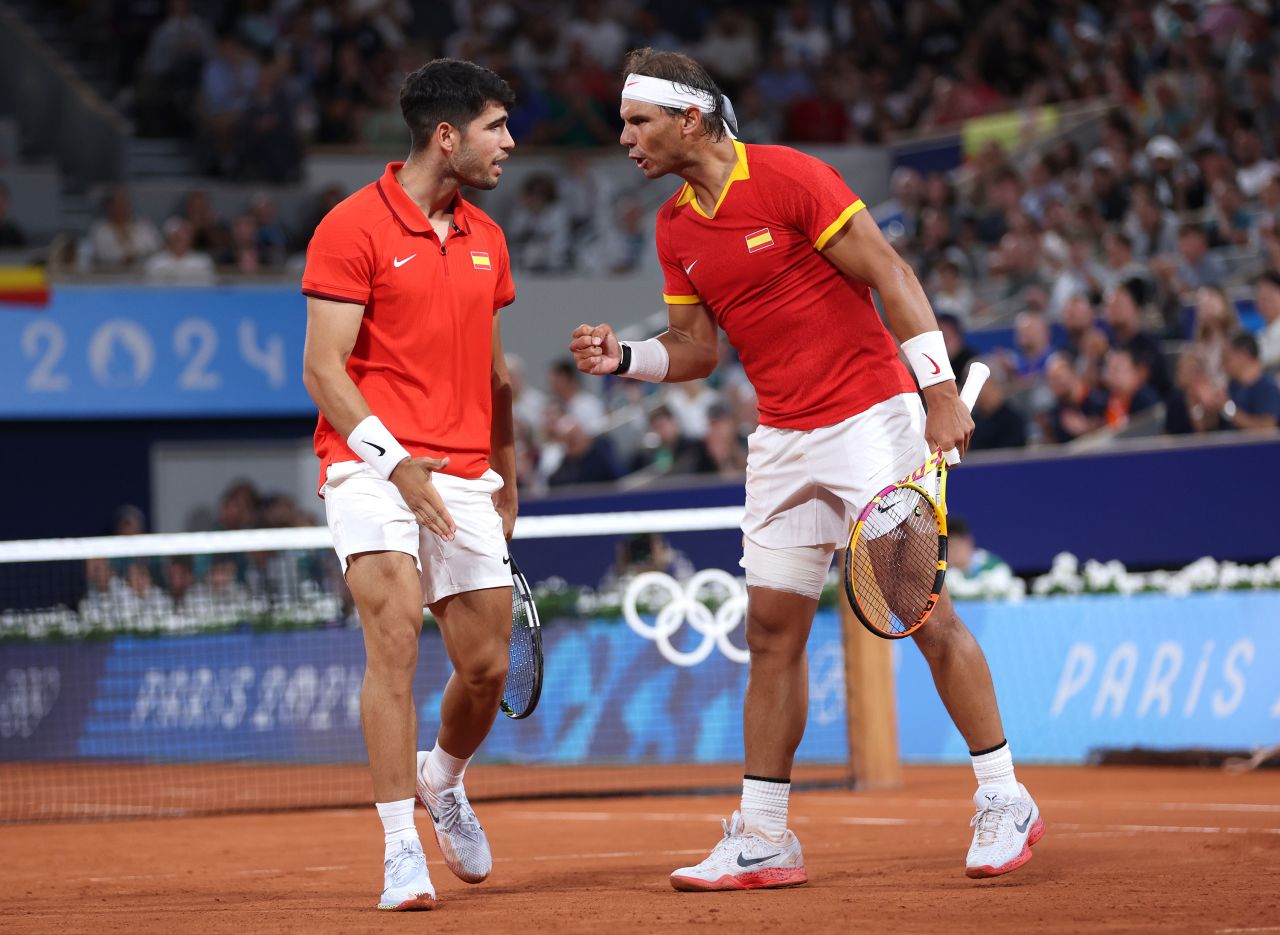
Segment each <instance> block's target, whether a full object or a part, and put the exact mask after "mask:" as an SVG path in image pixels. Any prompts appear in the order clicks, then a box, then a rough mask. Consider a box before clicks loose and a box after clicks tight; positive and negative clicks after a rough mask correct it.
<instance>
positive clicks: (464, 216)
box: [378, 162, 471, 234]
mask: <svg viewBox="0 0 1280 935" xmlns="http://www.w3.org/2000/svg"><path fill="white" fill-rule="evenodd" d="M403 168H404V163H403V162H389V163H387V169H386V171H385V172H383V173H382V178H380V179H378V191H379V193H380V194H381V195H382V200H383V201H385V202H386V203H387V207H388V208H390V209H391V213H392V214H394V215H395V216H396V220H398V221H399V222H400V223H401V224H403V225H404V226H405V227H407V228H408V229H409V230H411V231H413V232H414V233H415V234H431V233H435V231H434V230H433V229H432V227H431V222H430V221H428V220H427V217H426V215H424V214H423V213H422V209H421V208H419V207H418V205H417V202H415V201H414V200H413V199H412V198H410V197H409V193H408V192H406V191H405V190H404V187H403V186H402V185H401V184H400V180H399V179H398V178H397V174H398V173H399V172H400V170H401V169H403ZM452 207H453V227H454V232H455V233H456V232H459V231H460V232H462V233H464V234H469V233H471V219H470V218H469V217H468V211H467V209H468V205H467V203H466V201H464V200H463V198H462V193H461V192H458V193H457V194H455V195H454V196H453V205H452Z"/></svg>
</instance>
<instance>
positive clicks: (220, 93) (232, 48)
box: [200, 30, 258, 172]
mask: <svg viewBox="0 0 1280 935" xmlns="http://www.w3.org/2000/svg"><path fill="white" fill-rule="evenodd" d="M257 84H258V62H257V61H256V60H255V59H254V57H253V56H252V55H251V54H250V52H249V50H248V49H247V48H246V47H245V45H244V43H243V42H241V41H240V37H239V36H237V35H236V34H235V32H234V31H231V30H227V31H225V32H223V33H221V34H220V35H219V36H218V46H217V49H216V51H215V52H214V54H213V57H212V58H210V59H209V60H208V61H207V62H206V63H205V67H204V74H203V76H202V77H201V80H200V118H201V121H202V123H203V126H204V128H205V131H206V132H207V133H208V135H209V138H210V143H211V147H210V155H211V156H212V165H211V168H212V169H213V170H214V171H217V172H226V171H227V170H228V169H229V168H230V167H231V157H232V154H233V153H234V151H235V142H236V141H235V128H236V125H237V124H238V123H239V120H240V115H241V114H242V113H243V112H244V111H245V109H246V108H247V107H248V106H249V99H250V97H251V96H252V95H253V89H254V88H255V87H257Z"/></svg>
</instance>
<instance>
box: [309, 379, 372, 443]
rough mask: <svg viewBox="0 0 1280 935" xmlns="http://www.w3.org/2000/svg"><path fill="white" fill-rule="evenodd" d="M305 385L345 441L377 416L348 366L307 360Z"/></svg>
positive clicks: (317, 405)
mask: <svg viewBox="0 0 1280 935" xmlns="http://www.w3.org/2000/svg"><path fill="white" fill-rule="evenodd" d="M302 382H303V385H304V386H306V388H307V392H308V393H309V394H310V395H311V400H312V402H314V403H315V404H316V408H317V409H319V410H320V414H321V415H322V416H324V417H325V419H326V420H327V421H328V423H329V424H330V425H332V426H333V427H334V429H335V430H336V431H337V432H338V434H339V435H341V436H342V437H343V438H346V437H347V436H348V435H350V434H351V432H352V431H353V430H354V429H355V427H356V426H357V425H359V424H360V423H361V422H363V421H364V420H365V419H367V418H368V417H369V416H370V415H373V414H374V413H373V412H372V410H371V409H370V408H369V404H368V403H367V402H365V398H364V396H363V395H362V394H361V393H360V389H359V387H357V386H356V385H355V382H354V381H353V380H352V379H351V376H350V374H348V373H347V368H346V366H345V365H344V364H339V363H334V362H333V361H323V362H322V361H307V362H306V364H305V365H304V367H303V370H302Z"/></svg>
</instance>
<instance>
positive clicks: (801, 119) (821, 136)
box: [783, 70, 850, 143]
mask: <svg viewBox="0 0 1280 935" xmlns="http://www.w3.org/2000/svg"><path fill="white" fill-rule="evenodd" d="M849 131H850V121H849V108H848V106H847V105H846V104H845V102H844V100H843V99H842V98H841V97H840V87H839V84H838V83H837V81H836V76H835V75H833V74H832V73H831V72H829V71H825V70H824V71H820V72H819V73H818V75H817V78H816V80H815V83H814V89H813V92H812V93H811V94H808V95H806V96H804V97H800V98H797V99H796V100H795V101H793V102H792V104H791V107H790V108H789V109H788V110H787V121H786V127H785V129H784V130H783V138H784V139H786V140H787V141H788V142H794V143H843V142H844V141H845V140H847V139H849Z"/></svg>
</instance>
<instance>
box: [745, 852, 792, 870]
mask: <svg viewBox="0 0 1280 935" xmlns="http://www.w3.org/2000/svg"><path fill="white" fill-rule="evenodd" d="M781 853H782V851H778V853H777V854H768V855H766V856H764V857H744V856H743V855H742V854H739V855H738V866H739V867H754V866H755V865H756V864H762V863H764V862H765V861H766V860H773V858H775V857H777V856H778V854H781Z"/></svg>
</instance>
